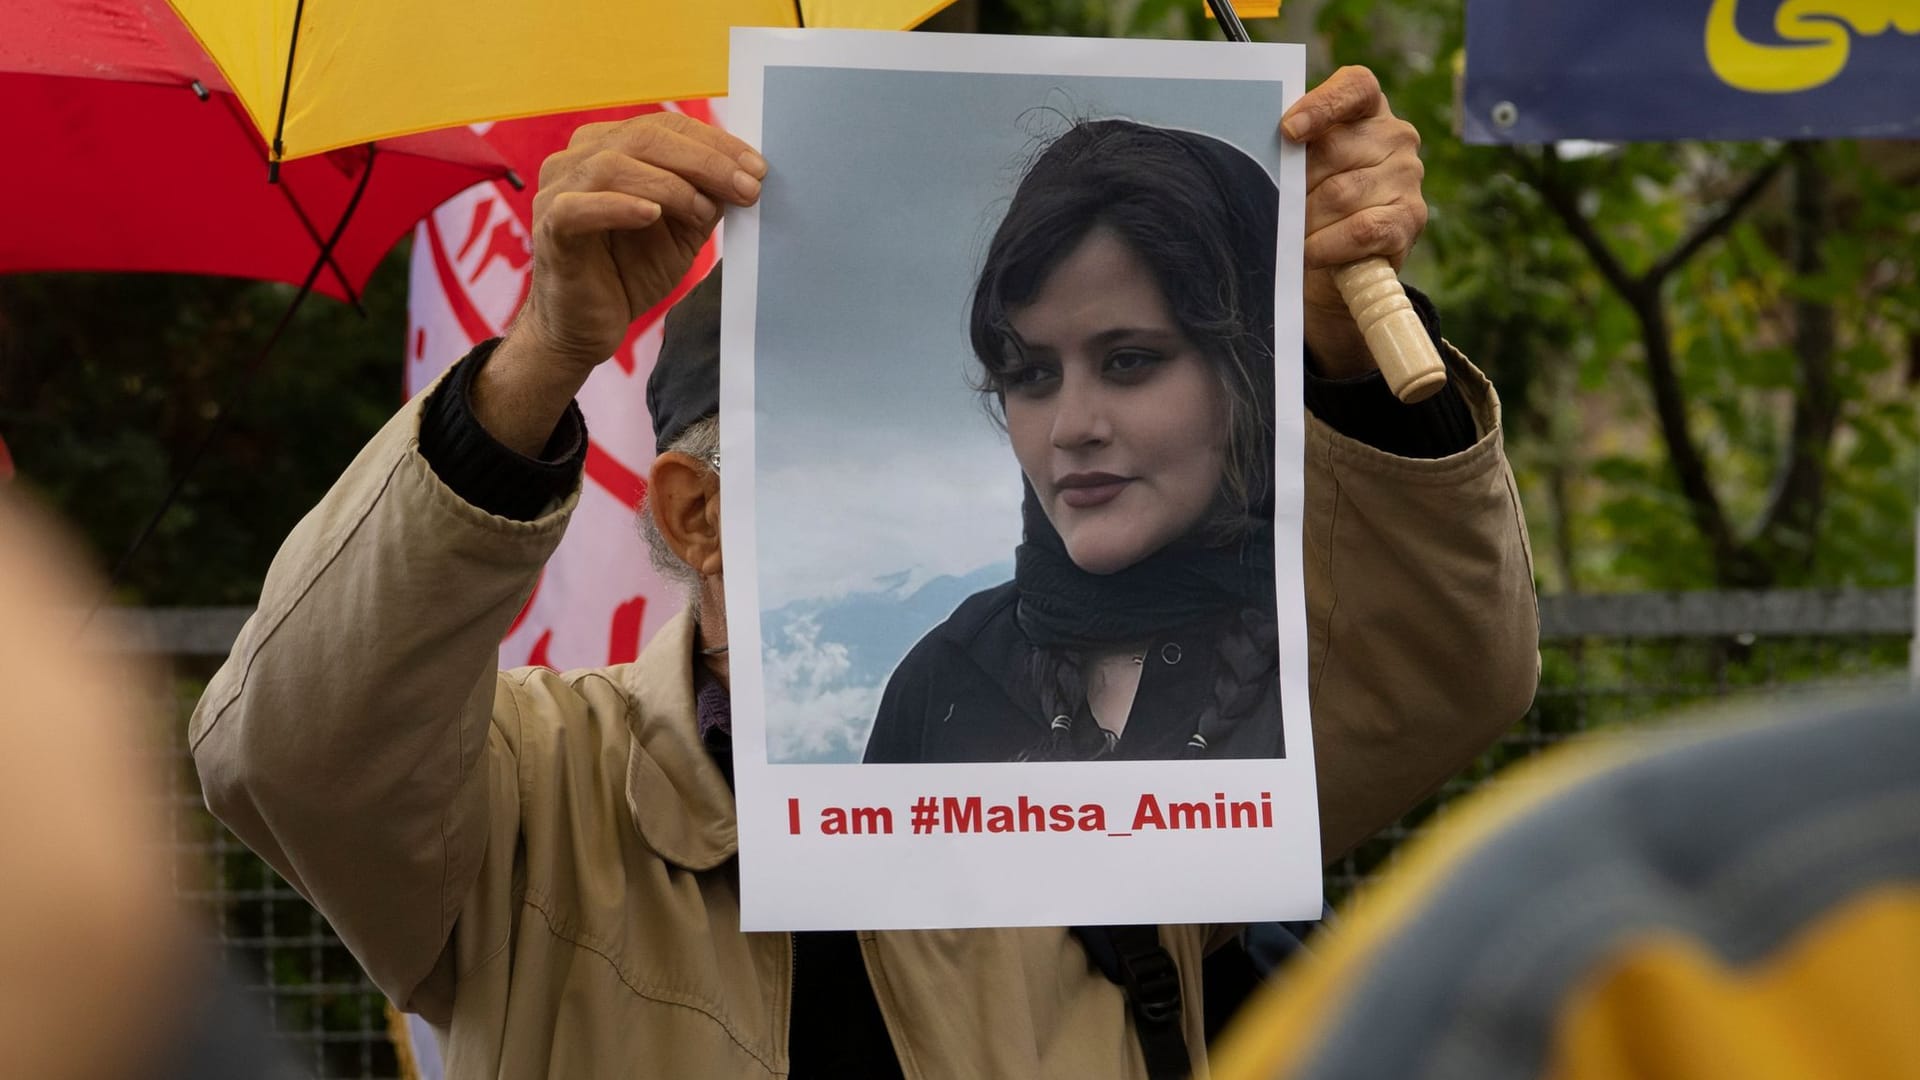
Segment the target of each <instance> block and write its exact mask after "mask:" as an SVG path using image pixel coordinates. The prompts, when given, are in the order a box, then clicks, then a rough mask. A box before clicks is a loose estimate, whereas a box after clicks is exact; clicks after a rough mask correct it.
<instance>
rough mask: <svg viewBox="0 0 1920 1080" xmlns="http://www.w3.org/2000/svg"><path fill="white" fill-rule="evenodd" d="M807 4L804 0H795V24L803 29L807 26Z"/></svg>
mask: <svg viewBox="0 0 1920 1080" xmlns="http://www.w3.org/2000/svg"><path fill="white" fill-rule="evenodd" d="M805 8H806V5H805V4H804V3H803V2H802V0H793V25H795V26H797V27H799V28H800V29H802V30H805V29H806V28H807V13H806V10H805Z"/></svg>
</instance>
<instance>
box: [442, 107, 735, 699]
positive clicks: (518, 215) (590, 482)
mask: <svg viewBox="0 0 1920 1080" xmlns="http://www.w3.org/2000/svg"><path fill="white" fill-rule="evenodd" d="M660 108H666V109H672V110H676V111H679V112H683V113H686V114H687V115H689V116H692V117H695V118H697V119H700V120H705V121H708V122H710V123H711V122H717V117H716V116H715V111H716V110H715V109H714V107H713V103H710V102H706V101H688V102H679V103H674V104H669V105H666V106H641V107H628V108H622V109H612V110H599V111H595V112H590V113H570V114H565V115H560V116H544V117H534V118H531V119H526V120H510V121H502V122H499V123H495V124H483V125H475V128H474V130H476V131H478V132H479V133H480V134H481V135H482V136H483V137H484V138H486V140H487V141H488V142H490V143H492V144H493V145H494V146H495V148H497V149H498V150H499V151H500V152H501V153H502V155H504V156H505V157H506V159H507V161H508V162H509V163H510V164H511V165H512V166H513V167H514V169H515V170H516V171H517V172H518V173H519V174H520V175H521V176H522V177H525V178H526V179H527V180H528V181H532V180H533V179H534V178H535V177H537V176H538V175H539V174H540V163H541V162H542V161H543V160H545V159H546V157H547V155H549V154H552V153H554V152H555V151H558V150H562V149H564V148H565V147H566V145H567V140H568V138H569V137H570V136H571V135H572V134H573V131H574V129H575V128H577V127H579V126H580V125H582V124H586V123H592V122H596V121H604V120H619V119H625V118H627V117H630V116H636V115H639V114H641V113H644V112H649V111H654V110H656V109H660ZM533 196H534V185H533V184H532V183H531V182H530V183H529V184H528V186H527V188H526V190H524V191H515V190H514V189H513V187H512V186H511V185H509V184H506V183H504V182H497V183H492V184H485V185H482V186H479V187H475V188H471V189H469V190H467V191H466V192H464V193H463V194H461V195H459V196H457V197H455V198H453V199H452V200H450V201H448V202H446V203H444V204H442V205H441V206H440V208H439V209H437V210H435V211H434V212H433V213H432V214H430V215H428V216H427V218H426V219H425V220H424V221H422V222H421V223H420V224H419V225H418V226H416V227H415V229H414V237H413V264H412V280H411V283H410V286H409V293H408V302H407V307H408V330H407V345H408V347H407V363H406V384H405V385H406V392H407V394H408V395H409V396H411V395H413V394H415V393H417V392H419V391H420V390H421V389H423V388H425V387H426V386H427V385H429V384H430V383H432V381H433V380H434V379H435V378H436V377H438V376H439V374H440V373H441V372H442V371H445V370H446V369H447V368H448V367H450V366H452V364H453V363H454V361H456V360H458V359H460V358H461V357H462V356H464V355H466V353H467V351H468V350H470V349H472V348H473V347H474V346H475V345H477V344H479V343H480V342H482V341H485V340H487V339H488V338H491V337H496V336H498V335H500V334H502V333H504V332H505V331H506V328H507V325H508V324H509V323H510V322H511V321H512V318H513V314H514V312H515V311H517V310H519V307H520V304H521V302H522V301H523V300H525V299H526V295H527V282H528V278H529V271H530V270H531V267H532V248H531V245H530V243H529V237H530V235H531V223H532V220H533ZM717 251H718V241H717V240H716V241H715V242H714V243H711V244H709V245H708V246H707V250H706V251H704V252H702V253H701V256H700V259H699V260H698V261H697V262H696V263H695V265H694V269H693V271H692V273H690V274H689V275H688V281H687V282H684V283H682V285H681V289H680V290H679V291H677V292H676V293H675V295H674V296H672V297H669V298H668V301H667V302H665V303H662V304H661V305H660V306H659V307H658V308H656V309H654V310H653V311H650V312H648V313H647V314H646V315H645V316H643V317H642V318H640V319H639V320H637V321H636V322H635V323H634V326H633V330H632V331H631V332H630V333H629V334H628V336H627V340H626V342H625V343H624V344H623V345H621V347H620V350H619V352H617V353H615V354H614V356H613V358H612V360H611V361H610V362H608V363H605V364H602V365H600V367H599V369H598V370H597V371H595V373H594V375H593V377H592V378H591V379H590V380H588V382H587V385H586V388H585V389H584V390H582V391H581V394H580V399H579V400H580V407H581V409H582V410H583V411H584V412H585V413H586V417H587V432H588V440H589V441H588V445H587V466H586V474H587V475H586V482H585V490H584V492H583V493H582V495H581V498H580V507H579V509H578V510H577V511H576V512H575V513H574V517H573V522H572V524H571V525H570V526H569V527H568V530H567V536H566V539H565V540H564V541H563V542H562V543H561V545H560V549H559V551H557V552H556V553H555V554H554V556H553V558H552V559H551V560H549V561H548V563H547V568H546V571H545V572H544V574H542V576H541V579H540V583H539V585H538V587H537V588H536V589H535V591H534V594H533V598H532V599H531V600H530V601H529V602H528V604H527V606H526V609H525V610H524V611H522V612H521V614H520V617H519V618H518V619H516V620H515V621H514V624H513V628H512V629H511V630H510V631H508V633H507V636H506V638H505V639H504V640H502V641H501V643H500V663H501V666H503V667H519V666H522V665H527V664H543V665H546V666H548V667H554V668H560V669H563V670H564V669H566V668H574V667H589V666H599V665H603V664H618V663H624V662H626V661H629V660H632V659H633V658H634V657H635V656H637V655H638V654H639V651H640V646H641V645H642V643H644V642H645V641H646V640H647V638H648V637H649V636H650V635H651V634H652V633H653V631H655V630H656V629H658V628H659V627H660V626H661V624H663V623H664V622H666V621H667V620H668V619H669V618H671V617H672V616H673V614H674V613H675V612H677V611H678V610H679V609H680V606H681V596H680V595H679V593H678V591H677V590H676V589H675V588H674V586H672V585H671V584H669V583H667V582H664V581H662V580H661V578H660V577H659V576H658V575H657V574H656V573H655V572H654V570H653V568H652V566H650V565H649V564H648V562H647V552H646V546H645V544H644V543H643V542H642V541H641V539H640V537H639V534H638V533H637V532H636V530H635V521H634V515H635V513H636V511H637V510H638V509H639V507H640V501H641V498H642V497H643V495H644V494H645V492H646V472H647V467H648V466H649V465H650V464H651V463H652V461H653V457H654V453H653V426H652V423H651V421H650V420H649V418H648V416H647V405H646V384H647V375H648V373H649V372H651V371H652V370H653V360H654V357H655V355H656V354H657V353H658V351H659V348H660V331H661V322H660V320H661V317H662V316H663V315H664V314H665V312H666V309H667V307H669V306H671V303H672V302H673V301H674V300H677V299H679V295H680V292H684V290H685V289H686V288H688V287H690V284H691V282H694V281H698V280H699V279H700V278H701V277H704V276H705V275H706V273H707V271H708V270H709V269H711V268H712V265H713V262H714V260H715V259H716V258H717V257H718V255H717Z"/></svg>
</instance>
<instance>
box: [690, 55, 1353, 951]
mask: <svg viewBox="0 0 1920 1080" xmlns="http://www.w3.org/2000/svg"><path fill="white" fill-rule="evenodd" d="M1303 66H1304V65H1303V56H1302V50H1301V48H1299V47H1298V46H1284V45H1260V46H1255V45H1237V44H1206V43H1196V42H1147V41H1113V40H1104V41H1081V40H1069V39H1042V38H1006V37H982V36H945V35H934V34H912V35H907V34H876V33H863V32H854V31H765V30H737V31H735V33H734V37H733V51H732V85H731V98H730V113H729V118H730V120H731V121H732V125H731V126H732V130H733V131H735V132H736V133H737V134H739V135H740V136H741V137H742V138H744V139H746V140H747V141H748V142H749V143H752V144H755V145H757V146H759V147H760V148H761V150H762V151H763V152H764V154H765V156H766V158H767V160H768V161H769V162H770V163H771V171H770V173H769V175H768V178H767V181H766V188H765V194H764V196H763V198H762V200H761V202H760V203H759V205H758V206H757V207H755V208H753V209H751V210H747V211H744V212H742V211H729V219H728V222H727V230H728V237H729V240H728V246H729V252H728V258H727V261H728V262H729V263H730V264H731V267H730V268H729V269H728V271H727V290H726V293H725V298H724V311H723V315H724V318H723V334H722V342H723V354H722V375H721V382H722V399H721V438H722V450H721V461H722V463H723V464H722V476H723V482H722V484H721V490H722V492H723V499H724V507H723V514H722V521H723V527H724V542H725V551H726V558H727V569H728V571H730V572H729V573H728V574H727V576H726V587H727V612H728V623H729V627H728V629H729V639H730V642H731V643H732V646H733V652H732V658H733V662H732V665H731V667H732V678H733V725H734V726H733V731H734V745H735V763H736V764H735V767H736V771H737V781H738V792H739V828H740V860H741V862H740V865H741V881H742V903H743V914H742V919H743V923H744V926H745V928H746V929H749V930H778V929H835V928H869V929H890V928H924V927H960V926H1011V925H1058V924H1066V925H1080V924H1095V923H1151V922H1238V921H1252V920H1266V919H1298V918H1314V917H1317V916H1318V915H1319V914H1320V910H1321V898H1320V854H1319V826H1318V821H1317V815H1316V797H1315V787H1314V771H1313V760H1312V739H1311V733H1310V732H1311V729H1310V726H1309V717H1308V712H1307V666H1306V658H1307V643H1306V642H1307V638H1306V628H1305V618H1304V610H1305V607H1304V600H1303V595H1302V580H1301V573H1300V569H1301V551H1300V537H1301V515H1302V505H1301V502H1302V462H1301V457H1302V445H1303V419H1302V409H1301V388H1300V314H1299V306H1300V290H1301V284H1300V266H1301V257H1300V244H1301V237H1302V216H1301V215H1302V204H1303V200H1304V190H1303V181H1304V171H1305V170H1304V152H1303V151H1301V150H1299V149H1297V148H1295V147H1293V146H1291V145H1288V144H1285V143H1284V141H1283V140H1282V139H1281V138H1280V137H1279V134H1278V128H1279V120H1280V117H1281V115H1282V113H1283V112H1284V111H1285V109H1286V107H1287V106H1288V105H1289V104H1291V103H1292V102H1293V101H1294V100H1295V99H1296V98H1297V97H1298V96H1299V95H1300V94H1301V92H1302V89H1303V83H1302V79H1303V70H1302V69H1303ZM1276 252H1277V253H1278V254H1277V255H1276Z"/></svg>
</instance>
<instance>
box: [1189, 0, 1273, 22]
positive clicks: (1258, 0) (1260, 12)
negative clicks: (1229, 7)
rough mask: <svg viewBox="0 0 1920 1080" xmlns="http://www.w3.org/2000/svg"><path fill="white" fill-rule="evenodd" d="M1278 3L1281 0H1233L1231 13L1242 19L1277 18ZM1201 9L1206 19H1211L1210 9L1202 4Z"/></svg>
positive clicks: (1211, 10)
mask: <svg viewBox="0 0 1920 1080" xmlns="http://www.w3.org/2000/svg"><path fill="white" fill-rule="evenodd" d="M1280 3H1281V0H1272V3H1268V2H1267V0H1233V13H1234V14H1235V15H1238V16H1240V17H1241V18H1243V19H1273V18H1278V17H1279V15H1280ZM1201 7H1203V8H1205V9H1206V12H1207V18H1209V19H1211V18H1213V9H1212V8H1210V7H1206V5H1204V4H1202V5H1201Z"/></svg>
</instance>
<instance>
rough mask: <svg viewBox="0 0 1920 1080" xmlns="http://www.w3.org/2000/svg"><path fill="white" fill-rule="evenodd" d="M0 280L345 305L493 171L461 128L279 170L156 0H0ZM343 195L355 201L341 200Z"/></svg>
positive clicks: (208, 64) (492, 157) (215, 73)
mask: <svg viewBox="0 0 1920 1080" xmlns="http://www.w3.org/2000/svg"><path fill="white" fill-rule="evenodd" d="M0 146H4V147H6V148H7V159H8V164H7V167H6V168H5V169H0V216H3V220H4V225H0V273H6V272H13V271H27V270H160V271H172V272H177V273H192V274H221V275H232V276H237V277H249V278H260V279H264V280H269V281H286V282H292V283H295V284H298V283H300V282H301V281H303V280H305V278H306V277H307V275H308V273H309V272H310V271H311V270H312V268H313V266H314V262H315V259H316V257H317V256H318V255H319V254H320V252H321V250H322V248H323V245H324V243H325V242H326V240H327V239H328V237H329V236H330V235H331V234H332V233H334V232H335V231H336V229H337V228H339V227H340V226H341V223H342V221H343V218H344V217H346V216H349V215H350V216H351V218H352V223H351V225H352V227H351V228H344V229H340V237H339V239H338V240H337V242H336V243H335V244H334V247H333V249H332V255H331V259H330V261H329V265H328V266H327V267H326V268H325V270H324V272H323V273H321V274H320V275H319V277H318V278H317V279H316V280H315V282H314V286H313V287H314V288H315V289H316V290H317V291H319V292H323V293H326V294H328V295H330V296H333V297H336V298H339V299H352V298H353V297H354V296H355V295H356V294H357V293H358V292H359V290H360V287H361V286H362V285H364V284H365V282H366V279H367V276H368V275H369V274H371V273H372V272H373V268H374V266H375V265H377V264H378V263H379V261H380V258H381V256H383V255H384V254H386V252H387V250H388V249H389V248H391V247H392V246H393V243H394V241H395V240H397V239H398V238H399V237H400V236H401V234H403V233H405V232H406V231H407V230H408V229H409V228H411V227H412V225H413V223H414V222H416V221H418V220H419V219H420V218H421V217H423V216H424V215H425V214H426V213H427V212H428V211H429V210H431V209H433V207H435V206H438V205H439V204H440V203H442V202H444V201H446V200H447V199H448V198H449V197H451V196H452V195H454V194H455V193H457V192H459V191H461V190H462V189H464V188H467V187H469V186H471V185H473V184H475V183H478V182H480V181H483V180H491V179H498V178H501V177H504V176H509V175H510V174H509V170H508V168H507V165H506V162H505V161H504V160H503V159H502V158H501V157H500V156H499V154H498V153H496V152H495V151H494V150H493V149H492V148H491V147H489V146H488V145H487V143H486V142H485V140H483V139H481V138H479V137H478V136H476V135H474V134H473V133H472V132H470V131H467V130H466V129H464V128H459V129H452V130H448V131H437V132H429V133H426V134H423V135H414V136H408V137H405V138H399V139H392V140H386V141H383V142H380V143H376V144H372V145H370V146H359V147H352V148H349V149H346V150H342V151H337V152H335V153H331V154H325V155H321V156H318V157H315V158H313V159H311V160H306V159H303V160H300V161H295V162H289V163H287V164H285V165H283V166H282V167H281V169H280V175H279V182H278V183H277V184H270V183H268V181H267V164H266V163H267V152H266V148H265V146H264V145H263V144H262V143H261V141H260V138H259V136H258V134H257V133H256V132H255V131H254V128H253V125H252V124H251V123H250V122H249V121H248V120H247V117H246V112H245V110H244V109H242V108H241V107H240V103H239V101H238V100H237V99H236V98H234V96H233V94H232V91H231V90H230V89H229V87H228V86H227V83H226V81H225V80H224V79H222V78H221V76H220V73H219V70H218V69H217V68H216V67H215V66H214V64H213V62H212V61H211V60H209V59H208V58H207V55H206V52H205V50H203V49H202V48H201V47H200V45H199V43H198V42H196V41H195V40H194V39H193V37H192V35H191V34H189V33H188V31H187V29H186V27H185V25H184V24H183V23H181V22H180V19H179V17H178V16H176V15H175V14H174V13H173V11H172V9H170V8H169V7H168V6H167V5H166V3H165V2H164V0H6V2H5V3H0ZM356 196H357V204H356V201H355V200H356Z"/></svg>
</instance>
